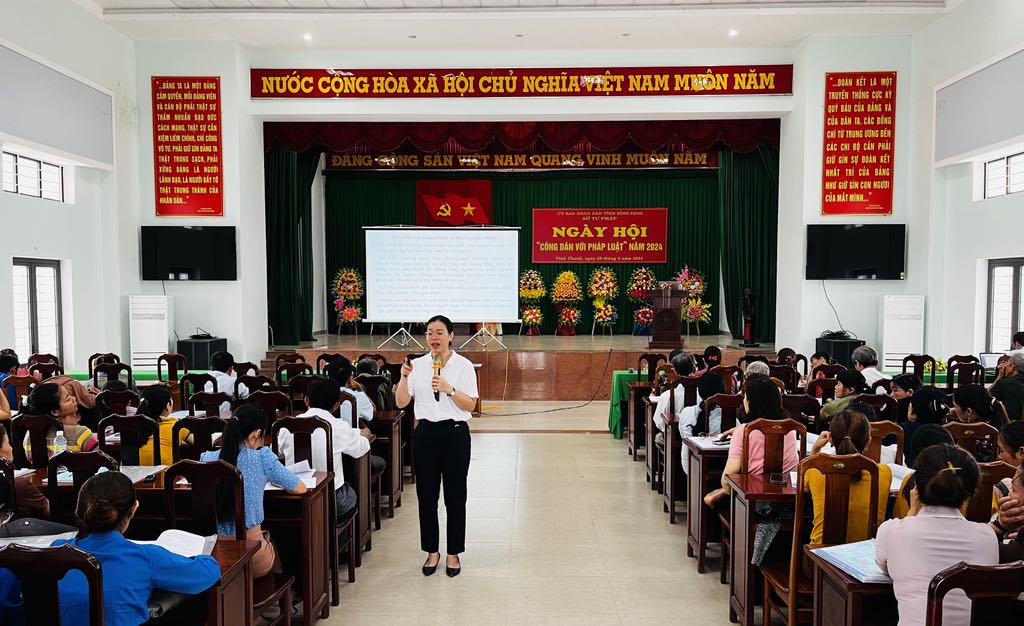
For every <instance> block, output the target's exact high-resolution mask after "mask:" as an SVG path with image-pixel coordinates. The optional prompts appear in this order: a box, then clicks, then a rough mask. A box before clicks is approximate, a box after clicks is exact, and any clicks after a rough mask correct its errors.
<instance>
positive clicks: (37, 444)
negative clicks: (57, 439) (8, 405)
mask: <svg viewBox="0 0 1024 626" xmlns="http://www.w3.org/2000/svg"><path fill="white" fill-rule="evenodd" d="M63 428H64V426H63V425H62V424H61V423H60V420H59V419H57V418H56V417H54V416H52V415H50V414H49V413H47V414H46V415H29V414H27V413H22V414H20V415H15V416H14V419H12V420H11V447H12V448H14V466H15V467H18V468H28V467H31V468H32V469H42V468H44V467H46V461H47V458H48V457H49V451H48V450H47V448H46V435H47V434H49V432H50V431H51V430H61V429H63ZM26 433H27V434H28V445H29V449H30V450H31V451H32V459H31V461H30V460H29V458H28V454H27V453H26V451H25V443H24V442H25V434H26Z"/></svg>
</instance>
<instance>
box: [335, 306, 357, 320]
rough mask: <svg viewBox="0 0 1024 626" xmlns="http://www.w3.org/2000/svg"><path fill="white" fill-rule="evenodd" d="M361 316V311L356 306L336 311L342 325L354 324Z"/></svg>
mask: <svg viewBox="0 0 1024 626" xmlns="http://www.w3.org/2000/svg"><path fill="white" fill-rule="evenodd" d="M362 316H363V311H362V309H360V308H359V307H357V306H347V307H344V308H342V309H341V310H340V311H338V319H339V320H340V321H341V323H342V324H355V323H356V322H358V321H359V320H360V319H361V318H362Z"/></svg>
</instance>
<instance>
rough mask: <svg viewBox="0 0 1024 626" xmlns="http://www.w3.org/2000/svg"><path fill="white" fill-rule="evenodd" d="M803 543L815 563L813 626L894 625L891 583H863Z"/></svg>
mask: <svg viewBox="0 0 1024 626" xmlns="http://www.w3.org/2000/svg"><path fill="white" fill-rule="evenodd" d="M814 547H816V546H804V553H805V554H806V555H807V556H808V558H809V559H810V561H811V563H812V564H813V565H814V574H813V579H814V626H861V625H863V626H896V624H897V622H899V619H900V614H899V608H898V606H897V604H896V596H895V595H894V594H893V590H892V584H890V583H862V582H860V581H859V580H857V579H856V578H854V577H852V576H850V575H849V574H847V573H846V572H844V571H843V570H841V569H839V568H838V567H836V566H835V565H832V564H831V563H829V562H828V561H826V560H825V559H823V558H821V557H820V556H818V555H816V554H815V553H814V552H812V551H811V548H814Z"/></svg>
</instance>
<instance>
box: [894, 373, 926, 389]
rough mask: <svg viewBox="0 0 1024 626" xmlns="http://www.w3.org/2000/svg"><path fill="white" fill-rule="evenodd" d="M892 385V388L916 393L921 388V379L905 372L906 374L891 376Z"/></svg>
mask: <svg viewBox="0 0 1024 626" xmlns="http://www.w3.org/2000/svg"><path fill="white" fill-rule="evenodd" d="M892 384H893V386H894V387H899V388H900V389H902V390H903V391H917V390H918V389H920V388H921V379H920V378H918V377H917V374H912V373H910V372H907V373H906V374H900V375H899V376H893V377H892Z"/></svg>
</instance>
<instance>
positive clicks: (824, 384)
mask: <svg viewBox="0 0 1024 626" xmlns="http://www.w3.org/2000/svg"><path fill="white" fill-rule="evenodd" d="M837 384H839V381H838V380H837V379H835V378H812V379H811V380H810V382H808V383H807V389H806V392H807V395H808V396H810V397H812V398H821V401H822V402H823V403H824V402H825V401H826V400H832V399H834V398H835V397H836V385H837Z"/></svg>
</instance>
